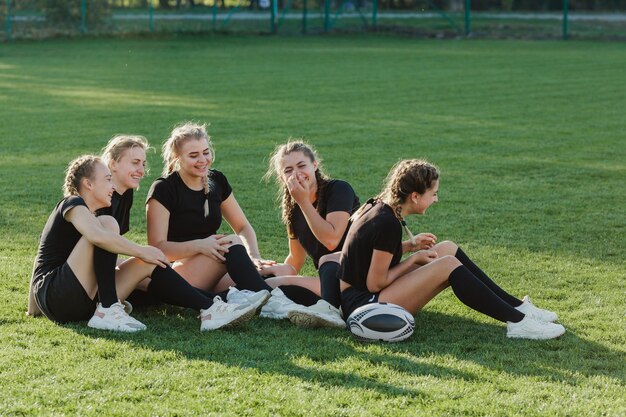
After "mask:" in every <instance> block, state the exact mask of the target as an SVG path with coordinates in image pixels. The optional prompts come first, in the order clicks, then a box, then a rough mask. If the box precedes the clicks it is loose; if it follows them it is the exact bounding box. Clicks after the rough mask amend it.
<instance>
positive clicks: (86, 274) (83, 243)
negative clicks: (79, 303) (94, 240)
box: [67, 216, 145, 300]
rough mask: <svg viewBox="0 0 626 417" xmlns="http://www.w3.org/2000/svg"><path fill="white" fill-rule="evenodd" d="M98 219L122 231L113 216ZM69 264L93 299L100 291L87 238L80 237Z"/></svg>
mask: <svg viewBox="0 0 626 417" xmlns="http://www.w3.org/2000/svg"><path fill="white" fill-rule="evenodd" d="M98 221H100V224H101V225H102V226H103V227H104V228H106V229H108V230H111V231H114V232H116V233H119V232H120V228H119V226H118V224H117V221H115V219H114V218H113V217H111V216H100V217H98ZM67 264H68V265H69V266H70V268H71V269H72V272H74V275H76V278H77V279H78V281H79V282H80V284H81V285H82V286H83V288H84V289H85V292H86V293H87V295H88V296H89V298H91V299H92V300H93V299H94V298H95V297H96V294H97V292H98V281H97V280H96V271H95V269H94V266H93V245H92V244H91V243H90V242H89V241H88V240H87V238H85V237H81V238H80V240H79V241H78V243H77V244H76V246H74V249H73V250H72V253H71V254H70V256H69V258H67ZM144 278H145V277H144Z"/></svg>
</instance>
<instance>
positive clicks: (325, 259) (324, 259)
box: [319, 252, 341, 266]
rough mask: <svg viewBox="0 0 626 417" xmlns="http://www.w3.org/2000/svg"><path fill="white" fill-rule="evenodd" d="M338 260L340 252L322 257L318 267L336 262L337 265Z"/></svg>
mask: <svg viewBox="0 0 626 417" xmlns="http://www.w3.org/2000/svg"><path fill="white" fill-rule="evenodd" d="M339 258H341V252H334V253H329V254H326V255H323V256H322V257H321V258H320V261H319V266H322V265H324V264H325V263H326V262H337V263H339Z"/></svg>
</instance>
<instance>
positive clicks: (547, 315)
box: [515, 296, 558, 323]
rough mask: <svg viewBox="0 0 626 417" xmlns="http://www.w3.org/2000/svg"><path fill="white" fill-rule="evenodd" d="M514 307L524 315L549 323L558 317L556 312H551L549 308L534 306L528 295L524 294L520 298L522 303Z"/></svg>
mask: <svg viewBox="0 0 626 417" xmlns="http://www.w3.org/2000/svg"><path fill="white" fill-rule="evenodd" d="M515 309H516V310H518V311H520V312H522V313H524V315H526V316H531V317H534V318H536V319H537V320H540V321H545V322H550V323H551V322H555V321H557V319H558V316H557V315H556V313H553V312H552V311H549V310H544V309H542V308H539V307H537V306H535V305H534V304H533V303H531V302H530V297H529V296H525V297H524V299H523V300H522V304H521V305H519V306H517V307H515Z"/></svg>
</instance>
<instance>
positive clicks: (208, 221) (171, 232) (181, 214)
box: [146, 169, 233, 242]
mask: <svg viewBox="0 0 626 417" xmlns="http://www.w3.org/2000/svg"><path fill="white" fill-rule="evenodd" d="M208 178H209V194H208V201H209V216H208V217H205V216H204V202H205V200H206V199H207V196H206V195H205V193H204V191H203V190H200V191H195V190H192V189H191V188H189V187H187V185H186V184H185V183H184V182H183V180H182V178H181V177H180V174H179V173H178V172H176V171H175V172H173V173H171V174H170V175H168V176H167V177H165V178H158V179H157V180H156V181H154V183H152V186H151V187H150V190H149V191H148V196H147V198H146V203H147V202H148V201H150V199H152V198H154V199H155V200H156V201H158V202H159V203H161V204H162V205H163V207H165V208H166V209H167V211H169V212H170V218H169V227H168V229H167V240H169V241H171V242H186V241H189V240H193V239H204V238H206V237H209V236H211V235H214V234H215V233H217V230H218V229H219V228H220V225H221V224H222V210H221V208H220V204H222V202H223V201H224V200H226V199H227V198H228V197H229V196H230V195H231V194H232V191H233V190H232V188H231V186H230V184H229V183H228V180H227V179H226V176H224V174H222V173H221V172H220V171H216V170H214V169H210V170H209V173H208Z"/></svg>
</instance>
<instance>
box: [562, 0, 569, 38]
mask: <svg viewBox="0 0 626 417" xmlns="http://www.w3.org/2000/svg"><path fill="white" fill-rule="evenodd" d="M568 10H569V0H563V40H564V41H566V40H567V37H568V27H567V26H568V17H567V12H568Z"/></svg>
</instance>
